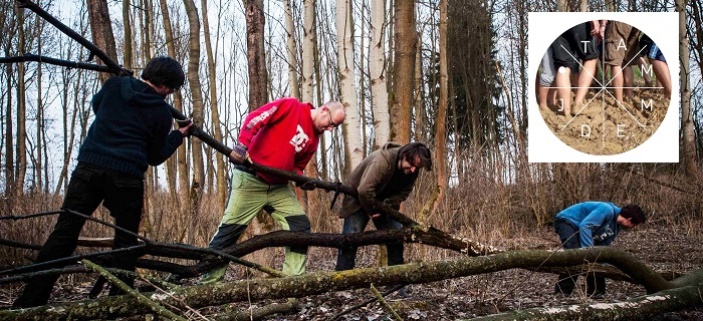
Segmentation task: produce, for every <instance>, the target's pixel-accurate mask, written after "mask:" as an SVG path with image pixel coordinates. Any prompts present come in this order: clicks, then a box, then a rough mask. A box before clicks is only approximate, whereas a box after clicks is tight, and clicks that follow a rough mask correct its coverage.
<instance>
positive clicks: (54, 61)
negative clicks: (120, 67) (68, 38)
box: [0, 53, 112, 72]
mask: <svg viewBox="0 0 703 321" xmlns="http://www.w3.org/2000/svg"><path fill="white" fill-rule="evenodd" d="M28 61H35V62H41V63H47V64H52V65H57V66H63V67H69V68H79V69H87V70H94V71H100V72H112V69H111V68H110V67H108V66H105V65H97V64H91V63H87V62H77V61H70V60H63V59H57V58H51V57H47V56H39V55H35V54H31V53H25V54H24V55H22V56H17V57H0V63H16V62H28Z"/></svg>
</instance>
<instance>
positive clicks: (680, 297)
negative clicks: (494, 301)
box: [471, 270, 703, 321]
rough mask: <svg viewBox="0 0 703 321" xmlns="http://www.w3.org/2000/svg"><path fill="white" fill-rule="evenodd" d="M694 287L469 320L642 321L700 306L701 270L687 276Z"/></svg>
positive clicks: (702, 279) (702, 275) (702, 286)
mask: <svg viewBox="0 0 703 321" xmlns="http://www.w3.org/2000/svg"><path fill="white" fill-rule="evenodd" d="M687 276H688V277H691V276H695V279H697V283H693V284H692V285H689V286H683V287H680V288H673V289H670V290H664V291H660V292H657V293H654V294H649V295H644V296H640V297H637V298H634V299H631V300H627V301H625V302H613V303H604V302H601V303H586V304H578V305H567V306H559V307H546V308H534V309H526V310H517V311H511V312H508V313H504V314H494V315H489V316H485V317H479V318H474V319H471V320H472V321H478V320H480V321H508V320H510V321H512V320H530V321H535V320H544V321H550V320H554V321H561V320H581V321H588V320H594V321H599V320H644V319H647V318H650V317H653V316H658V315H661V314H662V313H665V312H673V311H678V310H681V309H685V308H689V307H696V306H703V297H701V293H703V270H698V271H696V272H692V273H689V274H688V275H687Z"/></svg>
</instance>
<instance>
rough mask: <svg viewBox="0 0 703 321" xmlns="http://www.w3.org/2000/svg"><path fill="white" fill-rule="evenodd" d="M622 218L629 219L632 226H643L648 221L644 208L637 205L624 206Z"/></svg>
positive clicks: (621, 213) (621, 212)
mask: <svg viewBox="0 0 703 321" xmlns="http://www.w3.org/2000/svg"><path fill="white" fill-rule="evenodd" d="M620 216H622V217H624V218H629V219H630V222H632V224H635V225H637V224H642V223H644V222H645V221H647V215H646V214H645V213H644V211H643V210H642V208H640V207H639V206H638V205H636V204H628V205H625V206H623V208H622V210H620Z"/></svg>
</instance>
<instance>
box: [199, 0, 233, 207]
mask: <svg viewBox="0 0 703 321" xmlns="http://www.w3.org/2000/svg"><path fill="white" fill-rule="evenodd" d="M201 4H202V5H201V6H202V8H203V28H204V30H205V52H206V53H207V69H208V77H209V79H210V112H211V117H212V128H213V132H214V134H215V140H217V141H218V142H221V141H222V129H221V128H220V111H219V107H218V105H217V77H216V75H217V70H216V68H215V66H216V61H215V56H214V55H213V54H212V43H211V42H210V23H209V21H208V16H207V0H202V1H201ZM215 158H216V159H217V162H216V165H217V168H216V178H215V179H216V181H217V201H218V205H219V208H221V209H224V206H225V201H226V198H227V182H226V181H225V161H224V158H223V156H222V155H220V154H219V153H218V154H216V155H215Z"/></svg>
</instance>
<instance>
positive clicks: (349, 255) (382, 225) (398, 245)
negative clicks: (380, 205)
mask: <svg viewBox="0 0 703 321" xmlns="http://www.w3.org/2000/svg"><path fill="white" fill-rule="evenodd" d="M369 219H371V218H370V217H369V216H368V215H367V214H366V213H365V212H363V211H361V210H360V211H356V212H354V214H352V215H350V216H349V217H347V218H345V219H344V227H343V228H342V234H352V233H361V232H363V231H364V229H365V228H366V225H367V224H368V223H369ZM373 224H374V226H376V229H377V230H379V231H380V230H400V229H402V228H403V224H400V223H399V222H397V221H395V220H393V219H391V218H389V217H388V216H386V215H381V216H380V217H377V218H374V219H373ZM386 248H387V250H388V265H398V264H403V251H404V248H403V242H391V243H386ZM357 250H358V247H356V246H350V247H346V248H340V249H339V252H338V254H337V266H336V268H335V269H336V270H337V271H344V270H351V269H353V268H354V264H355V261H356V252H357Z"/></svg>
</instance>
